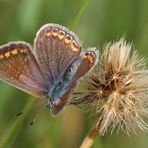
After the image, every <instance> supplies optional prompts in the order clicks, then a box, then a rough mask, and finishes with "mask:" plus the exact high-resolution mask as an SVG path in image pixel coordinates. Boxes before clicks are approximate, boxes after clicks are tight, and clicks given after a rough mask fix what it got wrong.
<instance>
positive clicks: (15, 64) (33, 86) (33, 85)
mask: <svg viewBox="0 0 148 148" xmlns="http://www.w3.org/2000/svg"><path fill="white" fill-rule="evenodd" d="M0 79H1V80H2V81H5V82H7V83H9V84H11V85H13V86H15V87H18V88H19V89H22V90H23V91H25V92H28V93H30V94H32V95H35V96H37V97H45V94H46V91H47V90H46V88H47V86H46V82H45V81H44V78H43V75H42V73H41V71H40V68H39V66H38V64H37V62H36V59H35V58H34V56H33V54H32V52H31V46H30V45H29V44H28V43H26V42H22V41H18V42H10V43H8V44H5V45H2V46H0Z"/></svg>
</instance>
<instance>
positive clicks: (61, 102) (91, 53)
mask: <svg viewBox="0 0 148 148" xmlns="http://www.w3.org/2000/svg"><path fill="white" fill-rule="evenodd" d="M97 60H98V52H97V50H96V48H90V49H88V50H87V51H86V53H85V54H84V55H83V56H82V58H81V62H80V64H79V66H78V68H77V71H76V72H75V74H74V76H73V79H72V82H71V85H70V86H69V89H68V90H67V91H66V92H65V94H64V95H63V96H62V97H60V98H59V99H58V100H57V101H56V102H55V103H54V105H53V106H52V108H51V109H52V113H53V114H54V115H56V114H57V113H58V112H59V111H61V109H62V108H63V107H64V106H65V104H66V103H67V102H68V99H69V97H70V96H71V94H72V92H73V91H74V88H75V86H76V85H77V83H78V80H79V79H80V78H82V77H84V76H85V75H86V74H87V73H88V72H89V71H90V70H91V69H92V68H93V67H94V66H95V64H96V63H97Z"/></svg>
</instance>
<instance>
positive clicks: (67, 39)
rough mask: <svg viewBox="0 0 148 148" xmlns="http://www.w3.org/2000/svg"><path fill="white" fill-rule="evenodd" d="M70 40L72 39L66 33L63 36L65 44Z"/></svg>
mask: <svg viewBox="0 0 148 148" xmlns="http://www.w3.org/2000/svg"><path fill="white" fill-rule="evenodd" d="M71 41H72V37H71V36H70V35H66V37H65V38H64V42H65V44H70V43H71Z"/></svg>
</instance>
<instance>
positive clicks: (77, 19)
mask: <svg viewBox="0 0 148 148" xmlns="http://www.w3.org/2000/svg"><path fill="white" fill-rule="evenodd" d="M89 2H90V0H84V3H83V5H82V7H81V8H80V10H79V12H78V14H77V15H76V17H75V19H74V20H73V22H72V25H71V27H70V29H71V30H72V31H74V30H75V28H76V26H77V25H78V22H79V21H80V19H81V17H82V15H83V14H84V11H85V10H86V8H87V6H88V4H89Z"/></svg>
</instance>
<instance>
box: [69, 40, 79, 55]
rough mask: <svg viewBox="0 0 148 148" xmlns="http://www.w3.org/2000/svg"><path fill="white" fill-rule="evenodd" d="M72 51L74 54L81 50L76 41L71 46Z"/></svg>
mask: <svg viewBox="0 0 148 148" xmlns="http://www.w3.org/2000/svg"><path fill="white" fill-rule="evenodd" d="M71 49H72V51H73V52H77V51H79V49H80V47H79V46H78V45H77V43H76V42H75V41H74V40H73V42H72V44H71Z"/></svg>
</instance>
